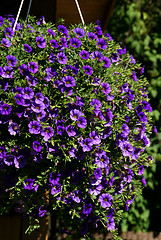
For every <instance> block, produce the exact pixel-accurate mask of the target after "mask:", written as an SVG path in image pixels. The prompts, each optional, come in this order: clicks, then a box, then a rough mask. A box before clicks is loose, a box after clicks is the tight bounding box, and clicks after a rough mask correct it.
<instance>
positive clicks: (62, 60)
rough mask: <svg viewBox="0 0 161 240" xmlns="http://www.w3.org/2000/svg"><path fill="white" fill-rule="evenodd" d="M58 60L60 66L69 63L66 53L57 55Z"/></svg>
mask: <svg viewBox="0 0 161 240" xmlns="http://www.w3.org/2000/svg"><path fill="white" fill-rule="evenodd" d="M57 59H58V62H59V63H60V64H66V63H67V61H68V59H67V57H66V55H65V53H63V52H60V53H58V54H57Z"/></svg>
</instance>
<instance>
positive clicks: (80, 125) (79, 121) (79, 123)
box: [77, 117, 87, 128]
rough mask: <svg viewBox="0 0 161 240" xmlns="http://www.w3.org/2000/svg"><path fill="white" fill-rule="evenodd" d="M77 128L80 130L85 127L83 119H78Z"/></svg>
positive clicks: (85, 123)
mask: <svg viewBox="0 0 161 240" xmlns="http://www.w3.org/2000/svg"><path fill="white" fill-rule="evenodd" d="M77 126H78V127H80V128H85V127H86V126H87V120H86V119H85V118H84V117H78V119H77Z"/></svg>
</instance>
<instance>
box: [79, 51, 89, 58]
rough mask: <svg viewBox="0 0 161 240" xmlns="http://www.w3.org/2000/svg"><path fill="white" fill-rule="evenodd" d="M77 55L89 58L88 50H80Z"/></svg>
mask: <svg viewBox="0 0 161 240" xmlns="http://www.w3.org/2000/svg"><path fill="white" fill-rule="evenodd" d="M79 56H80V57H81V58H82V59H88V58H89V52H88V51H85V50H83V51H81V52H80V53H79Z"/></svg>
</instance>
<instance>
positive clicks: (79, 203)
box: [0, 17, 153, 235]
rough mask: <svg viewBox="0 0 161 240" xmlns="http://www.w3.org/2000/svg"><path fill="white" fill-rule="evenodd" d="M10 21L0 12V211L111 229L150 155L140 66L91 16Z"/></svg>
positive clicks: (138, 189) (132, 194)
mask: <svg viewBox="0 0 161 240" xmlns="http://www.w3.org/2000/svg"><path fill="white" fill-rule="evenodd" d="M14 21H15V20H14V18H12V17H8V18H3V17H0V56H1V58H0V86H1V88H0V95H1V101H0V132H1V135H0V138H1V141H0V179H1V185H0V196H1V197H0V209H1V214H5V213H7V212H10V211H13V209H14V210H15V211H17V212H20V213H23V214H24V215H27V216H28V217H30V218H31V219H32V218H33V219H37V218H38V217H43V216H44V215H46V214H47V213H48V212H49V211H51V209H53V210H57V211H58V212H59V216H60V217H62V219H63V221H64V222H63V225H64V226H65V227H66V229H67V230H69V227H70V226H69V225H68V224H69V222H70V224H73V229H77V228H78V229H80V233H81V234H82V235H86V234H87V233H88V231H89V229H90V227H92V228H93V227H97V226H99V225H101V224H103V226H104V227H105V228H106V229H107V230H108V231H112V232H113V233H115V231H116V229H117V226H118V223H119V221H120V217H121V213H122V212H123V211H126V210H128V209H129V206H130V204H131V203H132V202H133V200H134V198H135V196H136V195H137V194H138V193H140V192H141V189H142V187H143V186H144V185H145V184H146V182H145V179H144V176H143V173H144V167H148V166H149V165H150V164H151V163H152V162H153V160H152V157H151V156H149V155H147V154H146V151H145V150H146V148H147V147H149V145H150V140H149V134H151V133H152V130H153V125H152V120H151V111H152V108H151V106H150V104H149V98H148V93H147V86H148V81H147V80H146V79H145V77H144V76H143V72H144V69H143V68H142V67H141V65H140V64H138V63H136V61H135V59H134V58H133V56H132V55H130V54H129V53H128V52H126V48H125V47H124V48H122V47H120V45H119V44H116V43H115V42H114V41H113V39H112V38H111V36H110V35H109V34H108V33H105V34H104V33H103V32H102V30H101V26H100V22H99V21H98V22H97V23H96V25H94V24H91V25H89V26H85V27H84V26H81V25H77V26H70V28H69V30H68V29H67V28H66V27H65V26H64V25H62V24H60V25H58V26H55V25H53V24H52V23H45V22H44V21H43V19H42V21H41V20H40V21H38V22H37V21H36V20H35V18H33V17H30V18H29V21H28V23H25V22H23V21H20V22H19V23H17V25H16V30H15V32H14V31H13V24H14ZM46 196H47V197H46ZM6 198H7V200H6ZM3 199H4V200H3ZM33 228H34V227H33ZM62 228H63V226H62ZM31 229H32V227H31ZM31 229H30V230H31ZM30 230H29V231H30Z"/></svg>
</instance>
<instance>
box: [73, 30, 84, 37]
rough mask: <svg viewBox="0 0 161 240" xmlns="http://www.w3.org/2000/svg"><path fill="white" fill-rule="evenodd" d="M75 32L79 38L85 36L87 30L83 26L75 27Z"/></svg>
mask: <svg viewBox="0 0 161 240" xmlns="http://www.w3.org/2000/svg"><path fill="white" fill-rule="evenodd" d="M73 32H75V34H76V37H78V38H82V37H84V36H85V31H84V30H83V29H82V28H75V29H74V30H73Z"/></svg>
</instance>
